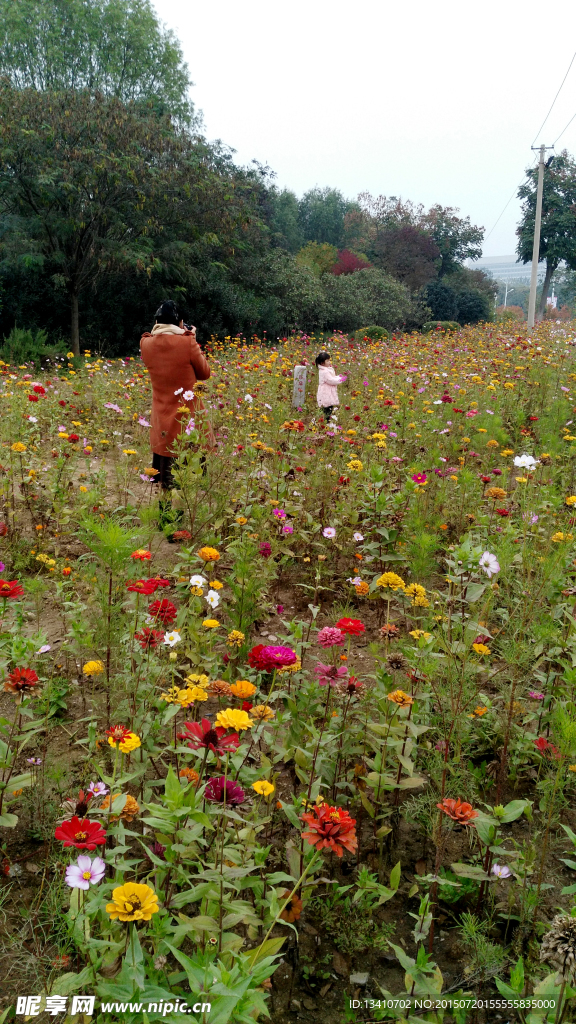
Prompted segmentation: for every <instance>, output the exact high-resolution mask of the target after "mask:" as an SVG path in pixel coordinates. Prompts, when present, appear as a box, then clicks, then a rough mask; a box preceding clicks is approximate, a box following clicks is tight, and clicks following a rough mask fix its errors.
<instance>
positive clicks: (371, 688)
mask: <svg viewBox="0 0 576 1024" xmlns="http://www.w3.org/2000/svg"><path fill="white" fill-rule="evenodd" d="M510 330H511V328H510V327H503V326H501V325H500V326H499V325H496V324H488V325H481V326H478V327H470V328H465V329H463V330H461V331H459V332H458V333H455V334H446V335H444V334H442V333H436V334H426V335H421V334H413V335H410V336H399V337H395V338H392V339H391V340H390V341H388V342H386V343H383V342H380V343H377V344H376V343H371V342H370V341H368V340H365V342H364V343H358V342H356V341H353V340H351V339H349V338H348V337H346V336H344V335H337V336H335V337H332V338H330V339H328V338H326V337H324V338H319V339H315V338H314V337H306V336H297V337H293V338H289V339H284V340H283V341H281V342H278V344H277V345H276V346H271V345H268V344H263V343H260V342H258V341H255V342H254V343H252V344H250V345H248V344H246V343H245V342H244V341H243V340H241V339H227V341H226V343H218V342H213V344H212V345H211V346H210V345H209V346H208V348H207V353H206V354H207V356H208V358H209V362H210V366H211V371H212V376H211V378H210V380H209V381H207V382H205V383H203V384H198V385H197V386H196V387H197V390H198V394H199V395H200V396H201V398H202V401H203V403H204V406H205V412H204V413H202V412H199V413H198V414H197V415H196V417H195V419H190V418H189V415H185V414H187V413H188V409H187V408H186V407H183V411H182V415H183V433H182V436H181V442H180V447H179V455H178V459H177V463H176V465H175V468H174V478H175V483H176V487H175V489H174V490H173V491H172V492H170V493H169V494H165V495H159V493H158V489H157V487H156V485H155V484H154V475H155V471H154V470H153V469H152V468H151V453H150V449H149V445H148V434H149V426H150V410H151V389H150V384H149V380H148V375H147V372H146V370H145V368H144V366H143V365H142V363H141V362H140V361H139V359H136V358H127V359H124V360H114V361H108V360H106V359H105V358H102V357H96V356H95V355H92V354H91V353H86V354H85V355H84V356H83V357H81V358H76V359H70V360H69V361H68V362H67V361H66V360H64V361H63V362H61V363H60V364H57V365H47V366H45V367H43V368H39V367H38V366H34V365H30V364H29V365H22V366H14V365H7V364H5V363H2V362H0V380H1V383H0V410H1V413H2V415H1V419H0V424H1V426H0V430H1V440H2V449H1V453H0V461H1V463H2V465H1V466H0V491H1V496H2V508H1V510H0V559H1V564H0V575H1V579H0V618H1V627H0V645H1V646H0V671H1V673H2V676H1V680H0V684H1V687H3V689H2V694H1V707H0V826H1V832H0V841H1V851H0V862H1V868H2V874H1V882H0V897H1V908H2V925H1V926H2V931H3V965H4V968H5V969H4V972H3V973H4V986H5V988H4V993H3V996H2V1003H1V1004H0V1024H1V1022H2V1021H4V1020H12V1019H13V1015H14V1008H15V1007H16V1009H17V1010H18V1013H25V1012H26V1013H27V1014H29V1015H34V1014H33V1013H32V1010H34V1013H36V1012H38V1013H39V1014H40V1016H39V1019H40V1020H49V1019H50V1020H54V1019H57V1020H65V1019H66V1020H70V1021H73V1020H74V1021H75V1020H82V1021H83V1020H89V1019H91V1018H90V1017H88V1016H86V1017H84V1016H83V1014H82V1013H79V1014H78V1013H76V1015H74V1012H73V1007H74V1000H75V999H76V997H77V996H78V995H83V996H94V997H95V1006H96V1009H94V1014H95V1016H94V1017H93V1018H92V1019H97V1020H99V1021H103V1022H105V1021H113V1020H119V1019H121V1020H123V1021H126V1022H132V1021H134V1022H136V1021H141V1020H143V1019H145V1020H147V1021H156V1020H163V1019H166V1017H167V1019H169V1020H171V1021H176V1022H179V1021H187V1020H191V1019H192V1020H198V1021H202V1022H203V1024H226V1022H227V1021H231V1022H241V1021H244V1022H249V1021H251V1020H265V1019H270V1020H271V1021H272V1022H273V1024H287V1022H288V1021H294V1020H301V1021H304V1022H320V1024H328V1022H331V1024H332V1022H334V1024H345V1022H368V1021H380V1020H397V1021H407V1020H408V1019H409V1020H410V1021H416V1020H426V1021H430V1022H437V1024H440V1022H442V1021H444V1022H446V1024H450V1022H452V1021H454V1022H455V1024H474V1022H478V1024H480V1022H484V1021H490V1022H492V1021H497V1020H502V1021H511V1020H518V1021H521V1022H525V1024H537V1022H540V1021H548V1022H550V1024H560V1022H561V1021H564V1022H567V1021H570V1020H574V1019H575V1017H574V1014H575V1013H576V981H575V978H574V972H575V969H576V923H575V920H574V917H576V874H575V872H576V811H575V809H574V798H575V796H576V703H575V698H576V694H575V689H576V543H575V542H576V507H575V506H576V367H575V353H576V348H575V345H576V337H573V332H574V331H575V330H576V326H574V325H572V326H571V325H570V324H565V323H563V324H560V323H554V322H546V323H544V324H542V325H541V326H540V327H539V328H538V329H537V330H536V331H535V332H534V333H533V334H532V335H531V336H528V335H526V333H525V328H524V326H522V325H518V324H516V323H515V324H514V331H515V333H514V334H512V333H510ZM322 347H328V348H329V349H330V351H331V353H332V361H333V364H334V367H335V370H336V372H337V373H343V374H346V375H347V380H346V382H345V384H342V385H341V386H340V389H339V394H340V402H341V405H340V409H339V410H338V413H337V416H336V417H335V418H334V419H332V420H330V421H329V422H328V423H326V422H325V420H324V417H323V416H322V415H320V414H319V412H318V410H317V408H316V403H315V394H316V381H317V374H316V371H315V368H314V365H313V362H314V357H315V355H316V353H317V352H318V350H319V349H320V348H322ZM302 363H308V364H309V368H308V384H307V397H306V400H305V402H304V404H303V405H302V406H301V407H297V408H295V407H293V406H292V385H293V369H294V367H295V366H296V365H298V364H302ZM174 387H175V393H178V392H177V389H178V382H177V381H176V382H175V385H174ZM184 397H185V398H188V397H189V396H188V394H186V395H185V396H184ZM203 417H206V418H208V419H209V420H210V423H211V425H212V428H213V430H214V434H215V437H216V443H217V450H216V451H214V452H208V453H207V454H206V455H205V454H204V452H203V448H202V442H203V436H204V435H203V430H202V427H203V423H202V419H203ZM572 429H574V432H575V433H574V434H573V433H572ZM573 908H574V909H573ZM571 912H573V913H574V917H572V916H571ZM573 986H575V987H573ZM25 994H26V996H27V997H28V996H30V997H32V996H36V997H38V999H37V1000H36V1002H35V1003H34V1002H33V1003H31V1004H30V1003H29V1004H26V1005H27V1009H26V1010H24V1009H22V1008H21V1009H18V1006H20V1007H22V1006H23V1005H24V1004H21V1003H18V1005H17V997H22V996H24V995H25ZM474 998H476V999H477V1000H478V1001H489V1000H492V1001H493V1003H492V1004H491V1007H490V1008H488V1009H487V1008H486V1007H478V1006H476V1007H474V1005H473V999H474ZM528 998H532V999H533V1000H534V1001H535V1003H534V1005H535V1008H532V1009H527V1008H523V1007H522V1006H521V1005H518V1006H515V1005H513V1003H512V1001H513V1000H516V1003H521V1001H522V1000H524V1001H526V1000H527V999H528ZM394 999H396V1002H394ZM410 999H411V1000H412V1001H413V1003H414V1001H416V1000H418V999H419V1000H425V999H428V1000H434V999H439V1000H442V999H444V1001H445V1002H446V1003H447V1005H448V1001H449V1000H452V1007H451V1008H450V1007H449V1006H448V1008H436V1009H431V1008H428V1009H427V1010H426V1011H424V1010H422V1009H416V1008H414V1005H413V1006H412V1009H410V1007H409V1005H408V1002H407V1001H406V1000H408V1001H409V1000H410ZM467 1000H468V1002H467ZM117 1001H118V1005H119V1004H120V1003H123V1004H125V1005H124V1009H123V1010H122V1011H121V1012H120V1011H118V1010H117V1009H113V1008H112V1007H113V1004H114V1005H116V1002H117ZM354 1001H355V1002H354ZM371 1001H372V1002H371ZM506 1001H508V1002H510V1006H508V1005H507V1002H506ZM351 1002H352V1005H351ZM140 1004H141V1005H140ZM486 1005H488V1004H487V1003H486ZM167 1006H170V1010H169V1011H168V1010H167V1009H166V1008H167ZM107 1007H108V1008H107ZM144 1011H145V1013H146V1016H145V1017H143V1012H144ZM3 1014H4V1015H3ZM57 1014H60V1016H57ZM67 1014H68V1016H66V1015H67ZM16 1019H23V1018H22V1017H18V1016H17V1017H16Z"/></svg>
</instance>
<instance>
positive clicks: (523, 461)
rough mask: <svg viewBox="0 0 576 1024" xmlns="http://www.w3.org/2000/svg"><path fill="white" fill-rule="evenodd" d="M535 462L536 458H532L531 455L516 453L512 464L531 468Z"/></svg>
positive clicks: (522, 467)
mask: <svg viewBox="0 0 576 1024" xmlns="http://www.w3.org/2000/svg"><path fill="white" fill-rule="evenodd" d="M537 463H538V460H537V459H534V458H532V456H531V455H517V456H516V458H515V459H514V465H515V466H518V467H519V468H521V469H533V468H534V466H536V465H537Z"/></svg>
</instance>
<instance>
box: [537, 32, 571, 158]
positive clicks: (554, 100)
mask: <svg viewBox="0 0 576 1024" xmlns="http://www.w3.org/2000/svg"><path fill="white" fill-rule="evenodd" d="M575 57H576V52H575V53H574V54H573V56H572V60H571V61H570V63H569V65H568V71H567V72H566V74H565V75H564V78H563V79H562V82H561V83H560V88H559V89H558V92H557V93H556V95H555V97H554V99H553V100H552V106H551V107H550V110H549V111H548V113H547V114H546V117H545V118H544V120H543V121H542V124H541V125H540V127H539V129H538V131H537V132H536V135H535V136H534V141H533V142H532V145H534V142H536V139H537V138H538V136H539V135H540V132H541V131H542V129H543V127H544V125H545V124H546V121H547V120H548V118H549V117H550V114H551V113H552V110H553V107H554V104H555V103H556V100H557V99H558V97H559V95H560V93H561V92H562V86H563V85H564V82H565V81H566V79H567V78H568V75H569V73H570V68H571V67H572V65H573V63H574V58H575ZM574 117H576V114H575V115H574ZM572 120H574V118H572ZM567 127H568V125H566V128H567ZM566 128H565V129H564V131H566ZM558 138H560V136H558Z"/></svg>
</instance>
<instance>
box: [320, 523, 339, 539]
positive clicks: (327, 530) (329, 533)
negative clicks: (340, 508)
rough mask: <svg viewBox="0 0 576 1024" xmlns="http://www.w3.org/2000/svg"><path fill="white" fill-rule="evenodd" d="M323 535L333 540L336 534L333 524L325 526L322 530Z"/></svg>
mask: <svg viewBox="0 0 576 1024" xmlns="http://www.w3.org/2000/svg"><path fill="white" fill-rule="evenodd" d="M322 536H323V537H327V538H328V540H332V538H333V537H335V536H336V530H335V529H334V527H333V526H325V527H324V529H323V530H322Z"/></svg>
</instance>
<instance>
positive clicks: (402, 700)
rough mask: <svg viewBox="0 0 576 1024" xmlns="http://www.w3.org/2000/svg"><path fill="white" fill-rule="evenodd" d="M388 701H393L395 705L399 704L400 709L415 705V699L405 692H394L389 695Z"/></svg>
mask: <svg viewBox="0 0 576 1024" xmlns="http://www.w3.org/2000/svg"><path fill="white" fill-rule="evenodd" d="M388 700H391V701H392V702H393V703H394V704H397V705H398V707H399V708H409V707H410V705H411V704H413V703H414V697H410V696H409V694H407V693H404V690H394V691H393V692H392V693H389V694H388Z"/></svg>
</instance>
